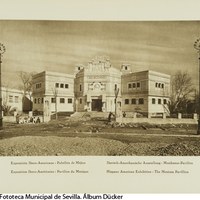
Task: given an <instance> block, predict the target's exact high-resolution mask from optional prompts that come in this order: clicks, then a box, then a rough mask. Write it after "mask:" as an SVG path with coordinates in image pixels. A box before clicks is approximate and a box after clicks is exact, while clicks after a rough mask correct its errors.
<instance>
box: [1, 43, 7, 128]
mask: <svg viewBox="0 0 200 200" xmlns="http://www.w3.org/2000/svg"><path fill="white" fill-rule="evenodd" d="M5 51H6V48H5V46H4V45H3V44H2V43H0V129H2V128H3V115H2V111H3V109H2V92H1V90H2V89H1V63H2V56H3V54H4V53H5Z"/></svg>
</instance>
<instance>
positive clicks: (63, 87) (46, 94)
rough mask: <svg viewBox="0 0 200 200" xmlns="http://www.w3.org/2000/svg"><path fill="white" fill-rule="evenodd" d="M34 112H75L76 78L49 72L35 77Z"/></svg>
mask: <svg viewBox="0 0 200 200" xmlns="http://www.w3.org/2000/svg"><path fill="white" fill-rule="evenodd" d="M33 111H39V112H45V113H48V112H50V113H51V112H55V111H57V112H73V111H74V76H73V75H68V74H64V73H57V72H47V71H44V72H42V73H39V74H36V75H34V76H33Z"/></svg>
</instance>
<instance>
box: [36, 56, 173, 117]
mask: <svg viewBox="0 0 200 200" xmlns="http://www.w3.org/2000/svg"><path fill="white" fill-rule="evenodd" d="M33 82H34V89H33V99H34V101H33V110H38V111H44V110H46V109H47V110H48V109H49V110H50V112H55V110H56V109H57V112H73V111H74V112H83V111H89V112H90V111H99V112H116V113H117V110H119V111H120V112H123V111H124V112H129V113H132V114H134V113H141V114H146V115H157V114H163V113H165V114H169V111H168V106H167V105H168V102H169V96H170V76H169V75H167V74H163V73H159V72H154V71H149V70H148V71H142V72H134V73H132V72H131V70H130V66H129V65H126V64H124V65H122V66H121V70H118V69H116V68H114V67H113V66H112V65H111V62H110V60H109V59H108V58H105V57H96V58H95V59H93V60H92V61H90V62H89V63H88V64H87V65H86V66H84V65H80V66H77V67H76V70H75V75H74V76H73V75H67V74H64V73H55V72H42V73H39V74H37V75H35V76H34V77H33ZM55 94H56V95H55ZM55 96H56V99H57V108H56V106H55ZM45 102H46V103H48V104H46V105H45ZM115 102H116V103H115Z"/></svg>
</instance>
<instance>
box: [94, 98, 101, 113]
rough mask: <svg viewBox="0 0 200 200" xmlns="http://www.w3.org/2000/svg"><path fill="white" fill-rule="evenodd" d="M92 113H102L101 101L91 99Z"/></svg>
mask: <svg viewBox="0 0 200 200" xmlns="http://www.w3.org/2000/svg"><path fill="white" fill-rule="evenodd" d="M92 111H98V112H100V111H102V99H92Z"/></svg>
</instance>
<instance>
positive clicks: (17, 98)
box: [1, 87, 23, 112]
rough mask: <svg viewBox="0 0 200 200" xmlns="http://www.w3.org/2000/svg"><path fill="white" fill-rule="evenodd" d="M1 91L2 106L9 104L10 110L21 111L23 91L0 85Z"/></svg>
mask: <svg viewBox="0 0 200 200" xmlns="http://www.w3.org/2000/svg"><path fill="white" fill-rule="evenodd" d="M1 92H2V105H3V107H4V106H10V110H16V111H18V112H21V111H22V98H23V92H22V91H21V90H17V89H11V88H7V87H2V88H1Z"/></svg>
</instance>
